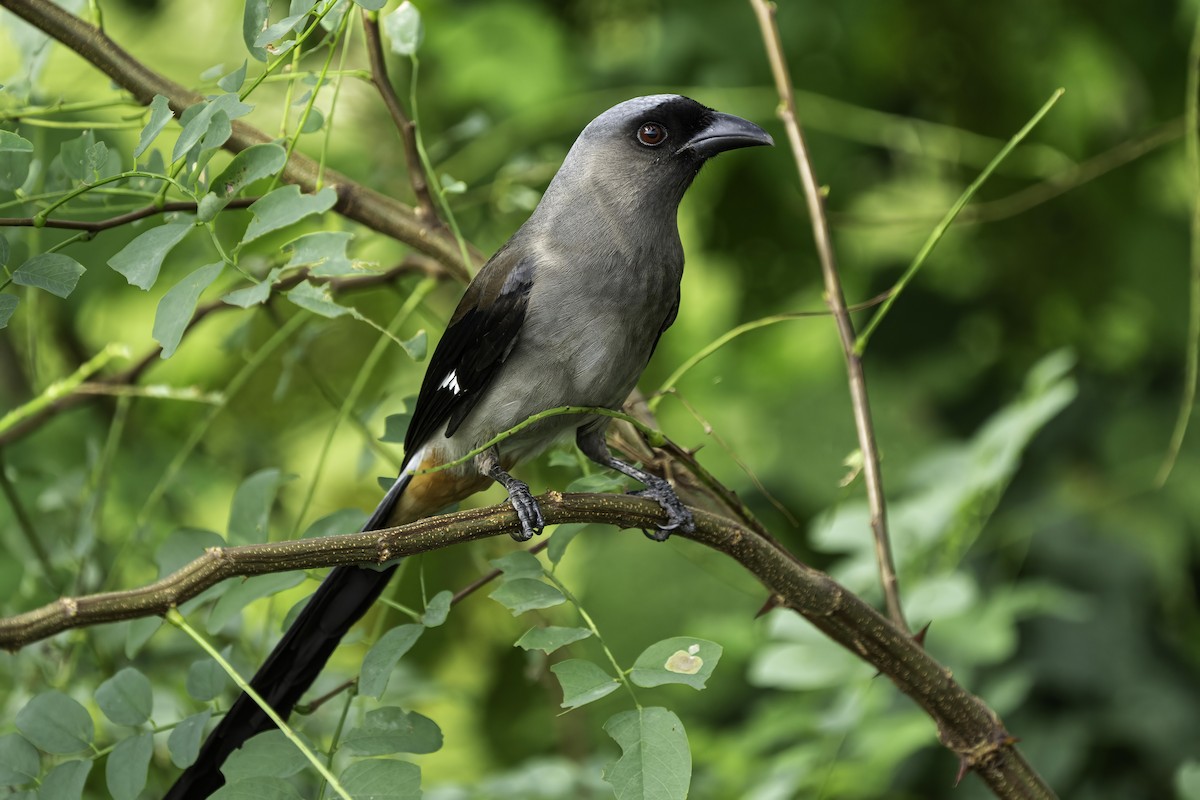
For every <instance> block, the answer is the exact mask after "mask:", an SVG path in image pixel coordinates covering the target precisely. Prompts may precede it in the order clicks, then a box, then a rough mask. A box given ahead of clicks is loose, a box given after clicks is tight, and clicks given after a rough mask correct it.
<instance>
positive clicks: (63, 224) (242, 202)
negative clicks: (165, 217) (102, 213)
mask: <svg viewBox="0 0 1200 800" xmlns="http://www.w3.org/2000/svg"><path fill="white" fill-rule="evenodd" d="M257 199H258V198H257V197H237V198H234V199H233V200H230V201H229V202H228V203H227V204H226V205H225V207H226V208H247V207H248V206H250V205H251V204H252V203H254V201H255V200H257ZM196 206H197V203H193V202H192V201H190V200H180V201H177V202H171V203H163V204H162V205H149V206H145V207H144V208H138V209H135V210H133V211H129V212H126V213H124V214H118V215H117V216H115V217H109V218H108V219H97V220H83V219H47V220H41V221H40V223H39V220H38V219H37V218H36V217H0V228H38V227H41V228H61V229H63V230H68V231H88V232H90V233H99V232H100V231H106V230H110V229H112V228H117V227H120V226H121V225H128V224H129V223H131V222H137V221H138V220H140V219H145V218H146V217H153V216H155V215H157V214H168V213H171V212H173V211H195V210H196Z"/></svg>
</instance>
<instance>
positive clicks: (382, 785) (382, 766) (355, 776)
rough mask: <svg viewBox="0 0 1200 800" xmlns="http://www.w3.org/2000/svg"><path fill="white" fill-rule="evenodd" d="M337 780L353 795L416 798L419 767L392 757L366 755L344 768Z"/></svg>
mask: <svg viewBox="0 0 1200 800" xmlns="http://www.w3.org/2000/svg"><path fill="white" fill-rule="evenodd" d="M338 780H339V781H340V782H341V784H342V788H344V789H345V790H346V791H347V792H349V793H350V794H351V796H353V797H364V798H371V800H418V798H420V797H421V768H420V767H418V766H417V765H416V764H411V763H409V762H408V761H400V760H398V759H393V758H368V759H366V760H364V761H358V762H355V763H353V764H351V765H350V766H349V767H347V768H346V770H345V772H343V773H342V774H341V775H339V776H338Z"/></svg>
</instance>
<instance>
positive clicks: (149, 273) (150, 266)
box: [108, 217, 194, 289]
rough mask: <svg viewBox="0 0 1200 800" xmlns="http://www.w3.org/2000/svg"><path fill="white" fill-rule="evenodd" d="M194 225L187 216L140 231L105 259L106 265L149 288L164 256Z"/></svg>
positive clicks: (144, 287) (137, 285) (133, 282)
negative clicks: (130, 240) (134, 237)
mask: <svg viewBox="0 0 1200 800" xmlns="http://www.w3.org/2000/svg"><path fill="white" fill-rule="evenodd" d="M193 227H194V225H193V222H192V219H191V218H190V217H187V218H183V219H181V220H180V221H179V222H168V223H167V224H165V225H159V226H157V227H154V228H151V229H150V230H148V231H146V232H145V233H142V234H141V235H139V236H138V237H137V238H136V239H134V240H133V241H132V242H130V243H129V244H127V245H125V246H124V247H122V248H121V251H120V252H119V253H117V254H116V255H114V256H113V257H112V258H110V259H109V260H108V265H109V266H110V267H112V268H113V269H115V270H116V271H117V272H119V273H121V274H122V275H124V276H125V280H127V281H129V283H130V284H131V285H133V286H136V287H138V288H139V289H149V288H150V287H151V286H153V285H154V282H155V281H156V280H158V271H159V270H160V269H162V262H163V259H164V258H166V257H167V254H168V253H170V252H171V249H172V248H173V247H175V245H177V244H179V243H180V242H181V241H183V237H185V236H187V235H188V233H189V232H191V230H192V228H193Z"/></svg>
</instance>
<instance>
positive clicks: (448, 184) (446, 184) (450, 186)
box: [442, 172, 467, 194]
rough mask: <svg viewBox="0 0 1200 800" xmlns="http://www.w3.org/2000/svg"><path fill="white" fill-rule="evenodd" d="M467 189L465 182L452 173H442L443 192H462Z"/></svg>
mask: <svg viewBox="0 0 1200 800" xmlns="http://www.w3.org/2000/svg"><path fill="white" fill-rule="evenodd" d="M466 190H467V184H465V183H463V182H462V181H460V180H459V179H458V178H455V177H454V176H452V175H447V174H446V173H444V172H443V173H442V192H443V193H444V194H462V193H463V192H465V191H466Z"/></svg>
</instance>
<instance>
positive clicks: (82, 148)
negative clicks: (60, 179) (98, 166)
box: [58, 131, 96, 181]
mask: <svg viewBox="0 0 1200 800" xmlns="http://www.w3.org/2000/svg"><path fill="white" fill-rule="evenodd" d="M94 144H96V134H94V133H93V132H92V131H84V132H83V133H81V134H80V135H79V136H76V137H75V138H74V139H68V140H67V141H65V142H63V143H62V145H61V146H60V147H59V151H58V159H59V162H60V163H61V164H62V168H63V172H65V173H66V174H67V177H69V178H72V179H73V180H77V181H87V180H88V179H90V178H91V170H89V169H88V163H87V151H88V148H90V147H92V146H93V145H94Z"/></svg>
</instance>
